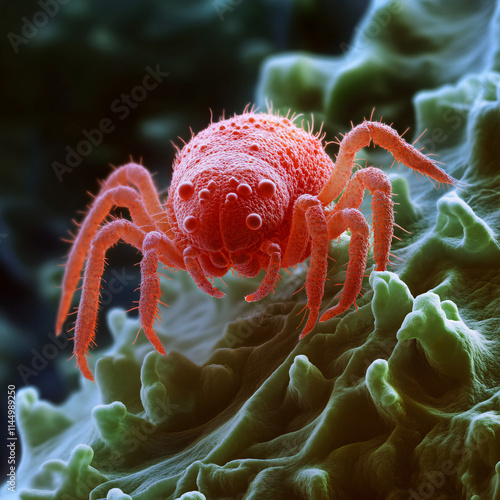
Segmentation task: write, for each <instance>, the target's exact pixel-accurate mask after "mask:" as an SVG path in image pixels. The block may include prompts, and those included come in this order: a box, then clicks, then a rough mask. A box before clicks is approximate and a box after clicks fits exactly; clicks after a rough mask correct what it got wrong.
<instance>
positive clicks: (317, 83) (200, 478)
mask: <svg viewBox="0 0 500 500" xmlns="http://www.w3.org/2000/svg"><path fill="white" fill-rule="evenodd" d="M471 6H472V4H471V3H470V2H456V3H453V6H450V2H444V1H443V2H434V3H433V2H423V1H419V2H411V3H410V2H408V3H407V2H404V3H403V2H390V3H388V2H384V1H377V2H374V4H373V5H372V8H371V10H370V12H369V13H368V15H367V17H366V18H365V20H364V23H363V24H362V30H361V31H360V32H359V33H358V35H357V37H356V38H355V39H354V40H353V42H352V44H351V46H350V48H349V51H348V52H347V55H346V58H345V59H340V58H336V59H328V58H316V57H310V56H307V55H304V54H301V55H287V56H283V57H279V58H274V59H272V60H270V61H269V62H268V63H267V65H266V66H265V67H264V70H263V74H262V78H261V84H260V86H259V89H260V90H259V92H260V94H259V96H258V97H259V99H260V100H262V101H263V100H264V97H268V98H270V99H271V100H273V102H274V104H275V105H276V106H277V107H279V108H289V107H292V108H293V109H296V110H299V111H307V112H314V114H315V115H319V116H318V117H319V118H321V119H324V120H325V122H326V126H327V129H329V130H337V129H338V131H345V129H344V130H342V129H341V127H342V125H343V124H344V122H345V121H346V120H347V121H348V120H350V119H352V120H353V121H355V122H356V121H359V120H360V119H362V115H363V114H365V115H369V114H370V110H371V108H373V106H376V111H377V114H378V115H380V114H383V115H384V116H387V117H390V121H395V122H396V123H398V122H401V121H404V119H405V116H407V114H408V113H410V114H412V113H413V112H414V116H415V118H416V127H415V128H416V131H417V132H418V133H420V131H422V130H424V129H427V133H426V135H424V138H423V139H422V144H423V145H426V146H427V149H428V150H431V151H432V152H436V153H439V160H440V161H442V162H444V163H445V167H444V168H445V169H446V171H447V172H448V173H449V174H451V175H452V176H454V177H455V178H457V179H460V180H461V181H462V182H463V183H464V185H463V187H461V188H460V189H454V188H451V189H450V188H448V189H447V188H443V187H441V188H440V189H439V190H436V189H434V187H433V186H432V184H431V183H430V182H429V181H428V180H427V179H425V178H418V179H416V178H415V176H414V175H413V174H412V173H411V172H409V171H408V169H406V168H405V167H403V166H402V167H401V169H400V170H399V171H398V172H397V174H396V172H391V173H392V179H393V186H394V191H395V193H396V194H397V195H398V196H397V200H396V201H397V202H399V203H400V204H399V206H398V207H397V211H398V214H397V216H396V220H397V222H398V224H400V225H402V226H403V227H405V228H406V229H407V230H408V231H411V234H406V233H404V232H402V231H397V233H396V234H397V235H398V236H399V237H400V238H401V239H402V241H401V242H397V241H395V242H394V245H393V251H394V253H395V254H396V256H397V257H399V258H401V259H403V261H402V262H400V261H397V263H396V265H395V266H394V268H393V272H374V271H373V260H372V259H370V261H369V264H368V268H367V275H369V277H367V278H366V279H365V282H364V296H363V297H360V298H359V299H358V301H357V306H358V307H357V310H356V309H354V308H351V309H350V310H349V311H348V312H346V313H345V314H344V315H342V316H341V317H336V318H333V319H331V320H329V321H327V322H325V323H320V324H318V325H317V327H316V328H315V330H314V331H313V332H312V333H311V334H309V335H308V336H306V337H305V338H304V339H303V340H302V341H300V342H298V334H299V332H300V324H301V322H302V320H303V317H302V314H301V310H302V308H303V306H304V303H305V294H304V291H301V292H299V293H294V292H296V291H297V290H298V289H300V288H301V287H302V286H303V284H304V281H305V273H306V269H303V268H298V269H296V270H291V273H290V274H289V275H288V274H286V273H284V272H283V273H282V274H283V279H282V280H281V281H280V283H279V286H278V288H277V290H276V293H275V295H273V296H271V297H269V298H267V299H265V300H263V301H261V302H259V303H255V304H247V303H246V302H245V301H244V296H245V295H246V294H247V293H249V292H250V291H252V290H254V289H255V288H256V287H257V286H258V283H259V279H254V280H243V281H242V280H240V279H237V278H236V277H231V276H227V277H225V278H224V281H225V282H226V284H227V289H226V290H225V291H226V292H227V297H226V298H225V299H223V300H217V299H212V298H211V297H208V296H206V295H204V294H203V293H202V292H201V291H199V290H198V289H197V287H196V286H195V285H194V283H193V282H192V281H191V280H190V279H189V277H188V276H187V275H186V274H185V273H183V272H178V273H168V274H169V277H171V278H172V280H171V281H170V280H168V281H167V280H165V281H164V283H163V290H164V292H165V299H164V301H165V302H166V303H168V304H169V307H168V308H164V307H163V306H161V317H162V324H160V325H158V328H157V331H158V334H159V336H160V338H161V340H162V343H163V345H164V346H165V349H166V350H167V352H168V355H167V356H166V357H163V356H161V355H159V354H157V353H156V352H154V351H153V349H152V347H151V345H150V344H149V343H148V342H147V340H146V339H145V337H144V335H142V334H140V335H139V337H138V339H137V341H136V342H135V344H133V342H134V339H135V336H136V333H137V330H138V328H139V324H138V321H137V320H136V319H134V318H133V317H131V316H128V315H127V314H125V313H124V312H123V311H121V310H116V309H115V310H112V311H110V313H109V316H108V322H109V325H110V328H111V330H112V332H113V335H114V344H113V345H112V347H111V348H110V349H108V350H106V351H103V350H101V351H94V352H93V353H92V358H91V366H92V367H93V369H94V370H95V374H96V384H95V385H94V384H92V383H91V382H89V381H87V380H85V379H83V378H82V387H81V389H80V390H79V391H78V392H76V393H75V394H73V395H72V396H71V397H70V399H69V400H68V401H67V402H65V403H64V404H63V405H61V406H57V407H55V406H52V405H50V404H48V403H45V402H43V401H39V399H38V397H37V393H36V391H35V390H34V389H32V388H27V389H23V390H22V391H20V392H19V393H18V422H19V426H20V435H21V439H22V442H23V457H22V463H21V465H20V467H19V469H18V471H17V477H18V481H19V483H18V497H19V498H21V499H22V500H49V499H50V500H59V499H65V498H75V499H83V498H91V499H93V500H97V499H108V500H112V499H113V500H115V499H116V500H117V499H130V498H133V499H134V500H136V499H141V500H142V499H160V498H161V499H183V500H188V499H189V500H195V499H196V500H201V499H207V500H208V499H228V500H229V499H242V498H245V499H278V500H279V499H318V500H320V499H325V500H326V499H333V498H335V499H340V500H343V499H345V500H348V499H390V500H396V499H407V498H408V499H420V498H439V499H441V500H445V499H446V500H448V499H449V500H453V499H458V498H467V499H469V498H470V499H474V500H479V499H481V500H483V499H485V500H486V499H500V363H499V361H498V360H499V354H500V341H499V333H500V273H499V271H500V245H499V234H500V160H499V158H500V140H499V137H500V91H499V89H500V74H499V73H498V72H497V71H498V70H499V67H498V55H497V53H498V47H499V40H498V32H499V27H500V26H499V15H498V14H497V12H498V8H497V6H496V4H495V3H494V2H487V1H485V2H481V3H480V4H479V3H478V4H477V5H474V8H472V7H471ZM450 8H451V9H453V12H454V16H451V17H450V16H449V15H448V16H447V13H448V14H449V9H450ZM376 26H379V27H381V29H379V30H378V34H377V36H373V35H370V29H371V30H372V31H373V30H374V27H376ZM373 32H375V31H373ZM350 110H352V112H351V111H350ZM359 113H361V116H358V115H359ZM417 135H418V134H417ZM426 141H427V143H426ZM360 156H365V157H367V158H368V159H369V160H370V161H372V160H373V161H376V164H380V163H382V162H383V163H384V164H387V165H390V163H391V161H392V160H390V159H388V158H389V156H387V155H385V154H381V153H377V154H372V153H371V152H368V151H367V152H363V154H360ZM377 162H378V163H377ZM348 244H349V236H348V235H344V236H343V237H342V238H341V239H340V241H338V242H333V243H332V246H331V252H330V254H331V257H332V258H333V259H334V261H335V262H331V264H330V268H329V273H328V281H327V282H326V284H325V298H324V301H323V307H324V308H326V307H328V306H330V305H332V304H333V303H335V300H336V297H337V295H338V292H340V290H341V287H339V286H337V285H336V284H337V283H342V282H343V279H344V271H345V263H346V262H347V258H348V253H347V252H348ZM343 266H344V267H343ZM260 278H262V276H261V277H260ZM302 324H303V322H302ZM7 493H8V492H7V491H6V490H3V493H2V495H4V496H6V495H7Z"/></svg>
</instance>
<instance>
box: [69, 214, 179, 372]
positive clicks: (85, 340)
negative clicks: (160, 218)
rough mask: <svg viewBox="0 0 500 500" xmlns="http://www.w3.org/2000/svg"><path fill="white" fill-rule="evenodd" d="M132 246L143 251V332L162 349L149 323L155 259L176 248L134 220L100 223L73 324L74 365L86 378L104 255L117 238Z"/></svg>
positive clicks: (156, 285)
mask: <svg viewBox="0 0 500 500" xmlns="http://www.w3.org/2000/svg"><path fill="white" fill-rule="evenodd" d="M120 239H121V240H123V241H125V242H126V243H129V244H130V245H132V246H134V247H135V248H137V249H138V250H141V251H142V253H143V258H142V260H141V287H140V291H141V296H140V299H139V316H140V320H141V325H142V327H143V328H144V333H145V334H146V336H147V337H148V339H149V340H150V342H151V343H152V344H153V346H154V347H155V349H156V350H157V351H158V352H160V353H161V354H165V349H164V348H163V346H162V345H161V342H160V340H159V339H158V337H157V335H156V333H155V332H154V330H153V324H154V321H155V318H156V312H157V305H158V300H159V298H160V294H161V290H160V279H159V277H158V273H157V265H158V260H161V259H162V258H163V259H166V260H172V258H176V257H175V256H174V257H173V254H174V253H178V251H177V250H176V249H175V248H174V247H173V244H172V243H171V241H170V240H169V239H168V238H167V237H166V236H165V235H164V234H163V233H161V232H159V231H153V232H150V233H147V234H146V233H145V232H144V231H143V230H142V229H140V228H139V227H137V226H136V225H135V224H134V223H132V222H130V221H128V220H125V219H118V220H115V221H112V222H110V223H109V224H106V225H105V226H103V227H102V228H101V229H100V231H99V232H98V233H97V235H96V236H95V237H94V239H93V240H92V244H91V248H90V252H89V258H88V260H87V264H86V266H85V274H84V278H83V287H82V298H81V301H80V307H79V310H78V316H77V320H76V326H75V355H76V358H77V363H78V366H79V367H80V369H81V371H82V373H83V374H84V375H85V377H87V378H88V379H89V380H93V376H92V374H91V372H90V370H89V368H88V365H87V361H86V359H85V354H86V352H87V350H88V348H89V346H90V344H92V342H93V341H94V337H95V327H96V321H97V311H98V308H99V295H100V288H101V278H102V274H103V272H104V265H105V255H106V251H107V250H108V248H110V247H111V246H113V245H115V244H116V243H117V242H118V241H119V240H120Z"/></svg>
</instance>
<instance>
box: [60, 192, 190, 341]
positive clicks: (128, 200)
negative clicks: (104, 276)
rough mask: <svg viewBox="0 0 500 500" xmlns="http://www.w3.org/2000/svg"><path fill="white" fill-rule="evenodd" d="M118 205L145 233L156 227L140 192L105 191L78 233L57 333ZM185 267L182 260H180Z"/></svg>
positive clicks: (68, 263) (65, 281)
mask: <svg viewBox="0 0 500 500" xmlns="http://www.w3.org/2000/svg"><path fill="white" fill-rule="evenodd" d="M114 206H122V207H126V208H128V210H129V211H130V215H131V217H132V221H133V222H134V224H135V225H136V226H137V227H139V228H141V229H142V230H143V231H145V232H149V231H153V230H155V229H157V228H156V226H155V224H154V222H153V220H152V218H151V216H150V215H149V214H148V212H147V210H146V208H145V206H144V204H143V202H142V200H141V197H140V195H139V193H138V192H137V191H136V190H135V189H132V188H131V187H127V186H117V187H113V188H111V189H108V190H105V191H103V192H102V193H101V194H100V195H99V196H98V197H97V198H96V199H95V200H94V203H93V204H92V207H91V208H90V210H89V212H88V214H87V215H86V217H85V219H84V220H83V223H82V225H81V227H80V230H79V232H78V236H77V237H76V239H75V241H74V243H73V246H72V248H71V252H70V254H69V257H68V262H67V264H66V269H65V273H64V278H63V282H62V296H61V301H60V304H59V312H58V315H57V321H56V332H57V334H59V333H60V331H61V328H62V324H63V323H64V320H65V319H66V316H67V315H68V311H69V308H70V307H71V299H72V297H73V294H74V292H75V290H76V288H77V286H78V281H79V279H80V273H81V270H82V267H83V264H84V262H85V255H86V254H87V251H88V249H89V247H90V243H91V241H92V238H94V236H95V234H96V232H97V230H98V229H99V226H100V225H101V223H102V221H103V220H104V219H105V218H106V217H107V216H108V214H109V212H110V210H111V209H112V208H113V207H114ZM178 260H179V262H180V263H181V265H183V264H182V259H178Z"/></svg>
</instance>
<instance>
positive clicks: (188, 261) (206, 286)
mask: <svg viewBox="0 0 500 500" xmlns="http://www.w3.org/2000/svg"><path fill="white" fill-rule="evenodd" d="M184 265H185V266H186V267H185V268H186V269H187V271H188V273H189V275H190V276H191V278H192V279H193V281H194V282H195V283H196V285H197V286H198V288H199V289H200V290H202V291H204V292H205V293H207V294H208V295H211V296H212V297H217V298H218V299H220V298H221V297H224V295H225V294H224V293H222V292H221V291H220V290H219V289H218V288H216V287H214V286H213V285H212V283H210V281H208V279H207V277H206V276H205V275H204V274H203V271H202V270H201V266H200V263H199V262H198V252H197V251H196V250H195V249H194V248H193V247H186V248H185V249H184Z"/></svg>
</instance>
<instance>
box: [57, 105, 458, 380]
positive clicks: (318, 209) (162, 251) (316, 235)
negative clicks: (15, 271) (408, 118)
mask: <svg viewBox="0 0 500 500" xmlns="http://www.w3.org/2000/svg"><path fill="white" fill-rule="evenodd" d="M371 141H373V142H374V143H375V144H377V145H379V146H381V147H383V148H385V149H387V150H388V151H390V152H391V153H392V154H393V156H394V158H395V159H396V160H397V161H399V162H401V163H403V164H405V165H406V166H408V167H410V168H413V169H414V170H416V171H418V172H421V173H423V174H425V175H428V176H429V177H432V178H434V179H435V180H437V181H438V182H443V183H447V184H454V183H455V180H454V179H453V178H452V177H450V176H449V175H448V174H446V173H445V172H444V171H443V170H442V169H441V168H439V167H438V166H437V165H436V164H435V163H434V162H433V161H432V160H430V159H429V158H428V157H427V156H425V155H424V154H422V153H420V152H419V151H418V150H417V149H415V148H414V147H413V146H411V145H409V144H408V143H406V142H405V141H404V139H402V138H401V137H400V136H399V135H398V133H397V132H396V131H395V130H393V129H392V128H390V127H388V126H387V125H384V124H382V123H379V122H371V121H365V122H363V123H361V124H360V125H358V126H356V127H354V128H353V129H352V130H351V131H350V132H349V133H348V134H346V135H345V136H344V138H343V140H342V142H341V143H340V147H339V152H338V154H337V157H336V161H335V163H334V162H333V161H332V160H331V159H330V157H329V156H328V155H327V154H326V153H325V151H324V149H323V146H322V143H321V139H320V138H319V137H318V135H312V134H311V133H309V132H307V131H305V130H303V129H302V128H299V127H297V126H296V125H295V124H294V123H293V120H291V119H288V118H286V117H280V116H276V115H272V114H265V113H253V112H248V113H244V114H242V115H238V116H234V117H233V118H230V119H228V120H222V121H219V122H216V123H212V124H211V125H210V126H209V127H208V128H206V129H205V130H203V131H201V132H200V133H198V134H197V135H196V136H193V137H192V139H191V140H190V141H189V142H188V143H187V144H186V145H185V146H184V147H183V148H182V150H180V151H178V154H177V156H176V158H175V161H174V165H173V169H174V170H173V176H172V182H171V185H170V188H169V191H168V196H167V199H166V201H165V203H164V205H163V206H162V204H161V203H160V200H159V197H158V193H157V190H156V188H155V187H154V185H153V182H152V179H151V175H150V174H149V173H148V171H147V170H146V169H145V168H144V167H142V166H140V165H137V164H134V163H130V164H128V165H124V166H122V167H120V168H118V169H116V170H115V171H114V172H113V173H112V174H111V175H110V177H109V178H108V179H107V180H106V181H105V182H104V184H103V186H102V189H101V192H100V194H99V195H98V196H97V197H96V199H95V200H94V203H93V204H92V206H91V208H90V211H89V213H88V214H87V216H86V217H85V219H84V221H83V223H82V227H81V228H80V231H79V233H78V236H77V238H76V240H75V242H74V244H73V247H72V250H71V252H70V256H69V260H68V264H67V267H66V272H65V276H64V279H63V295H62V298H61V304H60V309H59V315H58V320H57V331H60V330H61V327H62V324H63V322H64V320H65V318H66V316H67V314H68V311H69V308H70V306H71V299H72V296H73V294H74V291H75V290H76V287H77V285H78V280H79V278H80V273H81V270H82V268H83V265H84V263H85V260H86V261H87V262H86V266H85V274H84V281H83V291H82V298H81V302H80V307H79V311H78V316H77V321H76V326H75V355H76V358H77V362H78V365H79V367H80V369H81V370H82V372H83V374H84V375H85V376H86V377H87V378H89V379H90V380H93V377H92V374H91V372H90V370H89V368H88V365H87V362H86V358H85V354H86V352H87V350H88V348H89V346H90V344H91V343H92V342H93V339H94V335H95V324H96V318H97V309H98V305H99V289H100V281H101V276H102V272H103V270H104V262H105V253H106V250H107V249H108V248H109V247H110V246H112V245H114V244H115V243H117V242H118V241H119V240H120V239H121V240H123V241H125V242H127V243H129V244H131V245H133V246H135V247H136V248H138V249H139V250H140V251H141V252H142V254H143V258H142V261H141V290H140V292H141V296H140V301H139V315H140V319H141V324H142V327H143V329H144V332H145V333H146V335H147V336H148V338H149V339H150V341H151V342H152V344H153V345H154V347H155V348H156V349H157V350H158V351H159V352H161V353H163V354H165V350H164V348H163V346H162V345H161V343H160V341H159V339H158V337H157V336H156V333H155V332H154V329H153V324H154V321H155V317H156V313H157V303H158V301H159V299H160V294H161V290H160V280H159V277H158V275H157V264H158V261H160V262H162V263H163V264H165V265H166V266H168V267H171V268H177V269H183V270H187V271H188V272H189V274H190V275H191V277H192V278H193V280H194V281H195V283H196V284H197V285H198V287H199V288H200V289H201V290H203V291H204V292H206V293H208V294H210V295H212V296H214V297H222V296H223V295H224V294H223V293H222V292H221V291H220V290H218V289H217V288H215V287H214V285H213V284H212V283H211V282H210V281H209V280H208V278H213V277H220V276H223V275H224V274H225V273H226V272H227V271H228V270H230V269H235V270H236V271H237V272H239V273H240V274H241V275H242V276H244V277H254V276H256V275H257V274H258V273H259V272H260V271H261V270H262V269H265V270H266V275H265V277H264V279H263V281H262V283H261V285H260V286H259V288H258V289H257V290H256V291H255V292H254V293H252V294H250V295H248V296H247V297H246V300H247V301H255V300H259V299H261V298H263V297H265V296H266V295H267V294H268V293H269V292H271V291H272V289H273V287H274V286H275V284H276V281H277V279H278V276H279V271H280V269H282V268H286V267H291V266H294V265H296V264H298V263H300V262H303V261H304V260H305V259H306V258H308V257H311V261H310V265H309V269H308V272H307V278H306V292H307V297H308V303H307V308H308V309H309V315H308V319H307V322H306V325H305V326H304V329H303V330H302V333H301V335H300V338H302V337H303V336H304V335H306V334H307V333H309V332H310V331H311V330H312V329H313V327H314V325H315V324H316V323H317V321H318V318H319V312H320V307H321V299H322V297H323V288H324V282H325V279H326V273H327V257H328V245H329V241H330V240H332V239H335V238H338V237H339V236H340V235H341V234H342V233H343V232H344V231H346V230H348V229H349V230H350V231H351V242H350V246H349V259H350V260H349V263H348V267H347V273H346V280H345V284H344V288H343V291H342V295H341V298H340V301H339V302H338V304H337V305H336V306H334V307H332V308H330V309H328V310H326V311H324V312H323V315H322V316H321V319H320V321H325V320H326V319H329V318H331V317H333V316H335V315H337V314H340V313H342V312H344V311H345V310H346V309H347V308H349V307H350V306H351V304H352V303H353V302H354V301H355V299H356V297H357V296H358V294H359V292H360V289H361V284H362V279H363V274H364V272H365V267H366V260H367V255H368V249H369V233H370V230H369V226H368V223H367V221H366V219H365V217H364V216H363V215H362V214H361V212H360V211H359V210H358V209H359V206H360V205H361V202H362V199H363V194H364V191H365V189H368V190H370V191H371V193H372V195H373V198H372V208H373V232H374V235H373V241H374V259H375V263H376V269H377V270H385V267H386V264H387V262H388V258H389V251H390V245H391V240H392V236H393V225H394V214H393V201H392V193H391V183H390V181H389V179H388V178H387V175H386V174H385V173H384V172H383V171H382V170H379V169H376V168H373V167H367V168H364V169H360V170H358V171H356V173H355V174H354V175H352V169H353V166H354V158H355V154H356V152H357V151H359V150H360V149H361V148H363V147H366V146H368V145H369V144H370V142H371ZM339 197H340V198H339ZM337 198H339V199H338V201H337V203H336V204H335V205H332V202H333V201H334V200H336V199H337ZM114 206H122V207H126V208H128V209H129V211H130V215H131V219H132V220H131V221H129V220H126V219H117V220H114V221H111V222H108V223H105V224H103V222H104V220H105V219H106V217H107V215H108V214H109V211H110V210H111V209H112V208H113V207H114Z"/></svg>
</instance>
